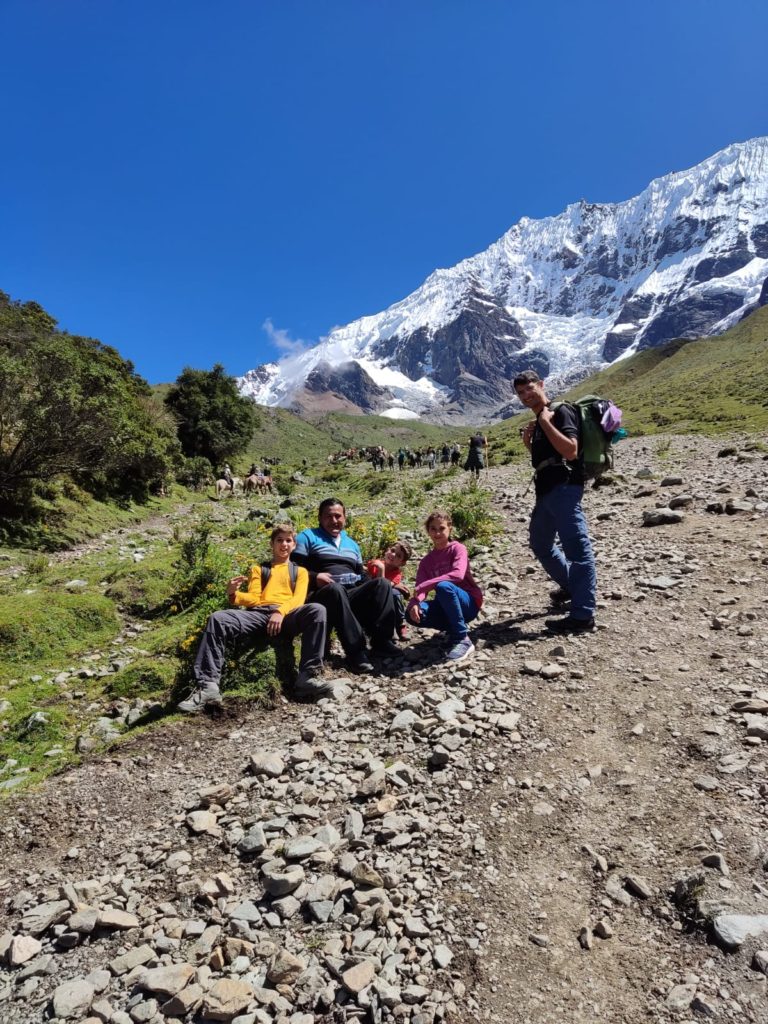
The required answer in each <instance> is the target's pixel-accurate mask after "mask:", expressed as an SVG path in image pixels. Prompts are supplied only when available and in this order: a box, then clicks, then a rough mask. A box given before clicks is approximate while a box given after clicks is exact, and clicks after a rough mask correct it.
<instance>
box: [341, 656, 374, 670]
mask: <svg viewBox="0 0 768 1024" xmlns="http://www.w3.org/2000/svg"><path fill="white" fill-rule="evenodd" d="M347 664H348V665H349V667H350V670H351V671H352V672H354V673H355V674H356V675H367V674H368V673H369V672H373V670H374V669H373V665H372V663H371V660H370V658H369V657H368V652H367V651H360V652H359V653H358V654H350V655H349V656H348V658H347Z"/></svg>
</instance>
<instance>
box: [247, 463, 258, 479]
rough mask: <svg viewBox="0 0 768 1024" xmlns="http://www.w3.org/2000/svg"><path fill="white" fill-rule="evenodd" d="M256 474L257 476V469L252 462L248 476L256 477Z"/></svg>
mask: <svg viewBox="0 0 768 1024" xmlns="http://www.w3.org/2000/svg"><path fill="white" fill-rule="evenodd" d="M258 474H259V467H258V466H257V465H256V463H255V462H252V463H251V468H250V469H249V470H248V476H258Z"/></svg>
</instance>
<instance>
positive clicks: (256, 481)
mask: <svg viewBox="0 0 768 1024" xmlns="http://www.w3.org/2000/svg"><path fill="white" fill-rule="evenodd" d="M243 490H244V491H245V493H246V494H250V493H251V492H253V491H256V492H257V493H258V494H266V493H267V491H269V493H270V494H271V493H272V477H271V476H258V475H257V474H256V473H252V474H251V476H247V477H246V478H245V481H244V483H243Z"/></svg>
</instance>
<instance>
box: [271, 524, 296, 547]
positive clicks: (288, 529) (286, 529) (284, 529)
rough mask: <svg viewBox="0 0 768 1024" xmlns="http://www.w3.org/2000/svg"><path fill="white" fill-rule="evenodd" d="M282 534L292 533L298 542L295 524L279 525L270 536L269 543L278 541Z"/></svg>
mask: <svg viewBox="0 0 768 1024" xmlns="http://www.w3.org/2000/svg"><path fill="white" fill-rule="evenodd" d="M281 533H290V535H291V536H292V537H293V539H294V540H296V528H295V527H294V525H293V523H278V524H277V526H276V527H275V528H274V530H273V531H272V533H270V535H269V543H270V544H271V543H272V542H273V541H275V540H277V538H278V537H279V536H280V534H281Z"/></svg>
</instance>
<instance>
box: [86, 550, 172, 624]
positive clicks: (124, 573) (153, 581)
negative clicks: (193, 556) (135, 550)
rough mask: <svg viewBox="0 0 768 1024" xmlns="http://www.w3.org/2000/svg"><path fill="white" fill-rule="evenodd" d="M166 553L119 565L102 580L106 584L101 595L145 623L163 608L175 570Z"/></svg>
mask: <svg viewBox="0 0 768 1024" xmlns="http://www.w3.org/2000/svg"><path fill="white" fill-rule="evenodd" d="M172 559H173V553H172V551H171V550H169V549H165V550H162V551H157V552H154V553H153V554H152V555H151V556H149V557H147V558H145V559H144V561H142V562H138V563H135V562H133V561H131V562H121V563H119V565H118V566H117V567H116V568H115V569H113V570H112V571H111V572H108V573H106V574H104V576H103V578H104V580H106V582H107V583H108V584H109V585H108V586H107V588H106V590H105V591H104V594H105V596H106V597H108V598H110V599H111V600H112V601H114V602H115V603H116V604H117V605H119V606H120V607H121V608H122V609H123V610H124V611H126V612H128V613H129V614H130V615H136V616H139V617H140V618H144V619H148V618H152V617H153V616H155V615H158V614H160V613H161V612H162V611H163V610H164V609H165V608H166V606H167V603H168V595H169V594H170V592H171V588H172V585H173V579H174V575H175V569H174V567H173V562H172Z"/></svg>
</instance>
